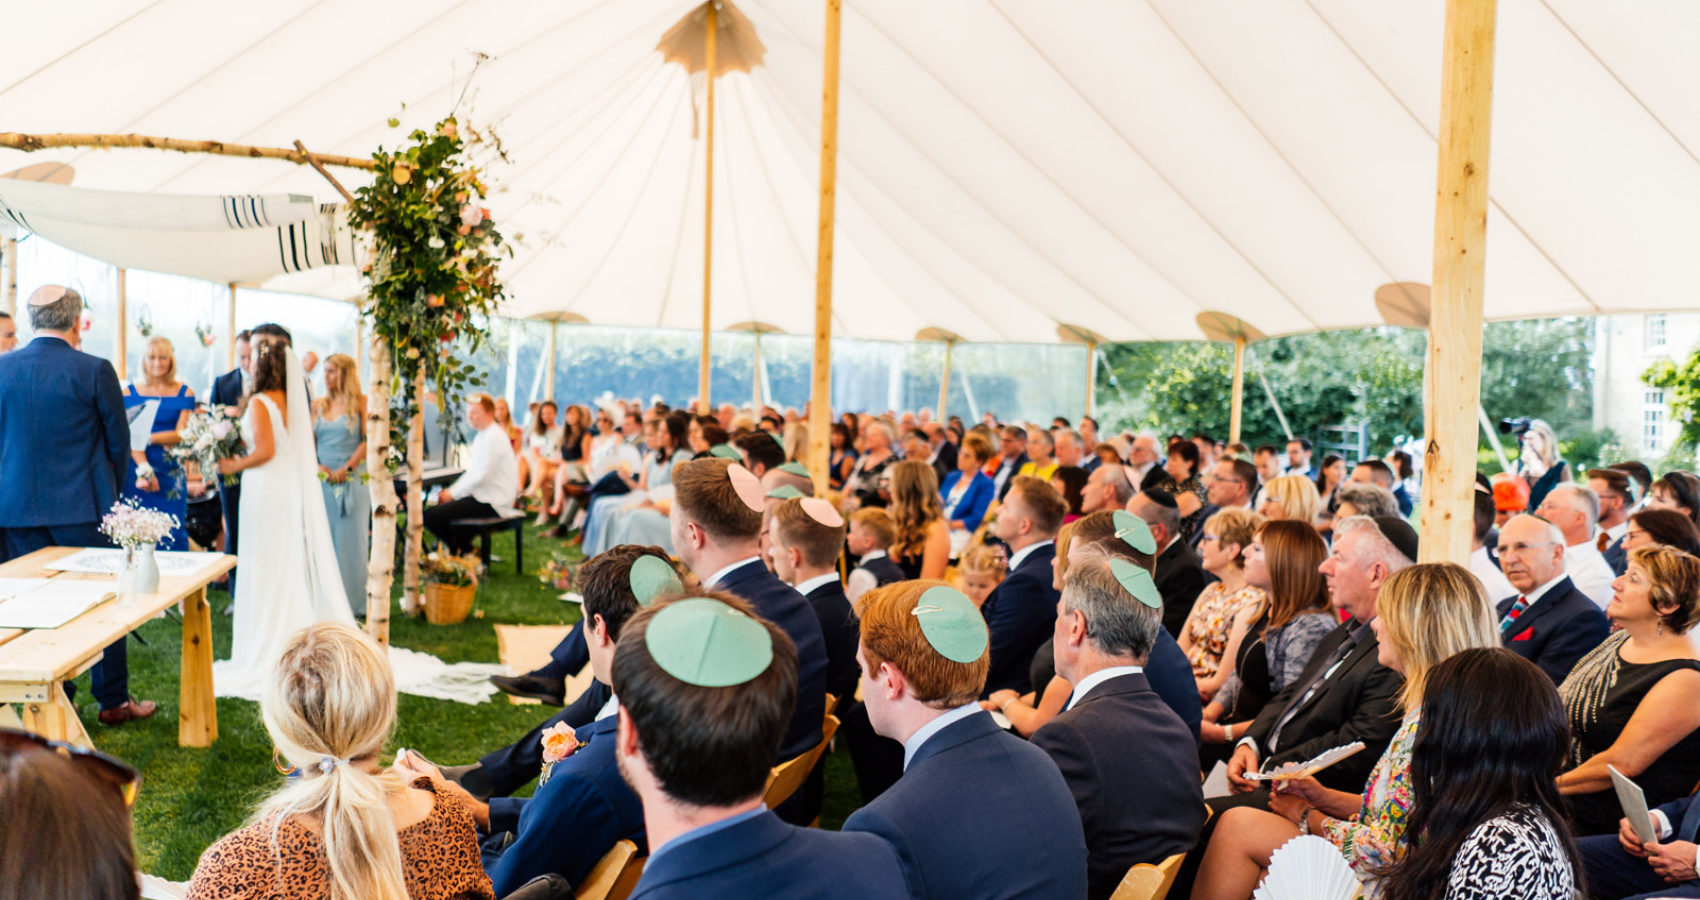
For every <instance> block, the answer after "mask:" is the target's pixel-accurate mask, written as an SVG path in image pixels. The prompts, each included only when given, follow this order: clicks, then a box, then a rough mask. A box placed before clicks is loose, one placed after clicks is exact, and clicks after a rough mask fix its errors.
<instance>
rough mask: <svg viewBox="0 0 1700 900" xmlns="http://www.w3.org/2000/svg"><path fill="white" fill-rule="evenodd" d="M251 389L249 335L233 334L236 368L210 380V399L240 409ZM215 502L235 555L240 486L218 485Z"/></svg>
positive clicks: (232, 588)
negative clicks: (221, 510)
mask: <svg viewBox="0 0 1700 900" xmlns="http://www.w3.org/2000/svg"><path fill="white" fill-rule="evenodd" d="M253 386H254V351H253V332H249V331H241V332H237V334H236V368H234V369H231V370H230V371H228V372H226V373H224V374H223V375H220V376H218V378H216V379H214V380H213V386H212V394H211V399H210V400H209V401H208V402H210V403H212V404H213V405H214V406H232V407H234V406H240V405H241V404H242V398H243V397H246V396H248V392H249V391H251V390H252V389H253ZM218 494H219V503H220V505H222V506H223V507H224V552H226V553H231V554H239V550H238V549H237V548H238V545H237V538H238V537H239V533H238V532H237V526H238V524H239V523H240V520H241V509H242V483H241V482H240V481H238V482H237V483H236V484H220V485H219V486H218ZM230 593H231V595H232V596H234V595H235V593H236V570H235V569H231V570H230Z"/></svg>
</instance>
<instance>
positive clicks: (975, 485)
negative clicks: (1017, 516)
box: [939, 431, 997, 543]
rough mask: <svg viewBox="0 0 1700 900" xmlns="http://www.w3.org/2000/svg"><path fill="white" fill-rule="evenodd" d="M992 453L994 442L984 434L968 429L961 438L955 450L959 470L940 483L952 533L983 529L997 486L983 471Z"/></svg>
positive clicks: (966, 532) (965, 540) (945, 516)
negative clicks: (959, 445)
mask: <svg viewBox="0 0 1700 900" xmlns="http://www.w3.org/2000/svg"><path fill="white" fill-rule="evenodd" d="M991 456H992V444H991V442H990V441H988V440H986V438H985V436H984V435H981V434H977V433H975V432H972V431H971V432H969V433H968V434H966V435H964V436H963V438H962V448H961V449H960V450H958V451H957V453H956V465H957V469H956V471H954V472H951V473H950V474H949V475H946V476H945V478H944V483H943V484H942V485H940V486H939V493H940V495H941V496H943V498H944V518H945V521H947V522H949V523H950V530H951V532H952V533H953V536H954V533H956V532H960V533H961V534H962V535H963V537H962V538H961V540H962V541H963V542H964V543H966V542H967V536H968V535H971V534H973V533H974V532H975V531H977V530H978V529H979V528H980V522H981V521H982V520H984V519H985V517H986V507H987V506H988V505H990V504H991V502H992V495H993V494H995V493H996V492H997V488H996V487H995V486H994V485H993V484H992V479H991V477H990V476H988V475H987V474H986V473H985V472H982V471H980V469H981V467H982V466H984V465H985V464H986V461H987V460H989V459H990V458H991Z"/></svg>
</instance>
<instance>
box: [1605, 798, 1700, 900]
mask: <svg viewBox="0 0 1700 900" xmlns="http://www.w3.org/2000/svg"><path fill="white" fill-rule="evenodd" d="M1648 818H1649V819H1651V820H1652V830H1653V835H1654V838H1655V839H1654V841H1653V842H1651V843H1645V844H1644V843H1642V842H1641V836H1640V835H1639V834H1637V833H1636V832H1635V829H1634V828H1633V827H1631V826H1630V824H1629V820H1628V819H1620V820H1619V821H1618V830H1617V834H1598V835H1594V836H1593V837H1586V838H1583V839H1582V840H1580V841H1578V842H1577V849H1578V850H1579V851H1581V855H1582V867H1583V869H1584V870H1585V871H1586V873H1587V878H1586V879H1585V880H1586V882H1587V885H1588V895H1589V896H1591V897H1593V898H1595V900H1654V898H1658V897H1700V877H1697V876H1696V874H1695V869H1696V868H1697V867H1700V861H1697V860H1696V857H1697V856H1700V845H1697V844H1696V842H1697V841H1700V803H1695V802H1694V795H1692V794H1690V795H1689V796H1687V797H1683V798H1681V799H1678V800H1672V801H1671V802H1669V803H1666V804H1665V805H1664V806H1660V807H1658V808H1656V809H1651V810H1648Z"/></svg>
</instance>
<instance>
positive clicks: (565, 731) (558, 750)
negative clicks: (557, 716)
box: [537, 722, 584, 787]
mask: <svg viewBox="0 0 1700 900" xmlns="http://www.w3.org/2000/svg"><path fill="white" fill-rule="evenodd" d="M583 746H584V745H583V744H581V743H579V740H578V736H577V735H576V734H574V733H573V727H572V726H571V725H568V724H567V723H565V722H558V723H556V724H554V725H551V726H550V727H548V728H545V729H543V771H542V773H541V774H539V775H538V776H537V786H538V787H542V786H543V785H544V784H545V783H547V782H548V781H549V775H550V773H552V772H553V771H554V769H555V764H556V763H558V762H560V761H561V760H563V759H566V758H567V757H569V756H572V755H573V754H574V753H576V752H578V749H579V748H580V747H583Z"/></svg>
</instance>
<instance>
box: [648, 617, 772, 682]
mask: <svg viewBox="0 0 1700 900" xmlns="http://www.w3.org/2000/svg"><path fill="white" fill-rule="evenodd" d="M643 642H644V646H646V647H648V648H649V655H650V658H651V659H654V660H655V664H656V665H658V666H660V667H661V669H662V671H664V672H666V673H667V674H669V675H671V676H673V677H674V678H677V679H679V680H680V681H683V682H684V683H686V684H694V685H696V686H697V687H731V686H733V685H735V684H743V683H744V682H746V681H749V680H750V679H752V678H754V677H756V676H757V675H760V674H761V673H763V672H765V671H767V667H768V666H769V665H770V664H772V662H773V636H772V635H770V634H769V633H768V631H767V626H765V625H763V624H762V623H760V622H758V621H756V620H755V619H752V618H750V617H749V616H746V615H744V614H743V613H741V612H739V611H737V610H735V609H733V608H732V607H730V606H727V605H726V604H724V603H721V602H720V601H719V600H710V599H708V598H706V597H693V598H691V599H689V600H680V601H678V602H676V603H671V604H668V605H667V606H666V607H665V608H663V609H662V610H661V611H660V612H658V613H656V614H655V618H653V619H650V620H649V627H648V628H647V629H646V630H645V631H644V635H643Z"/></svg>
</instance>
